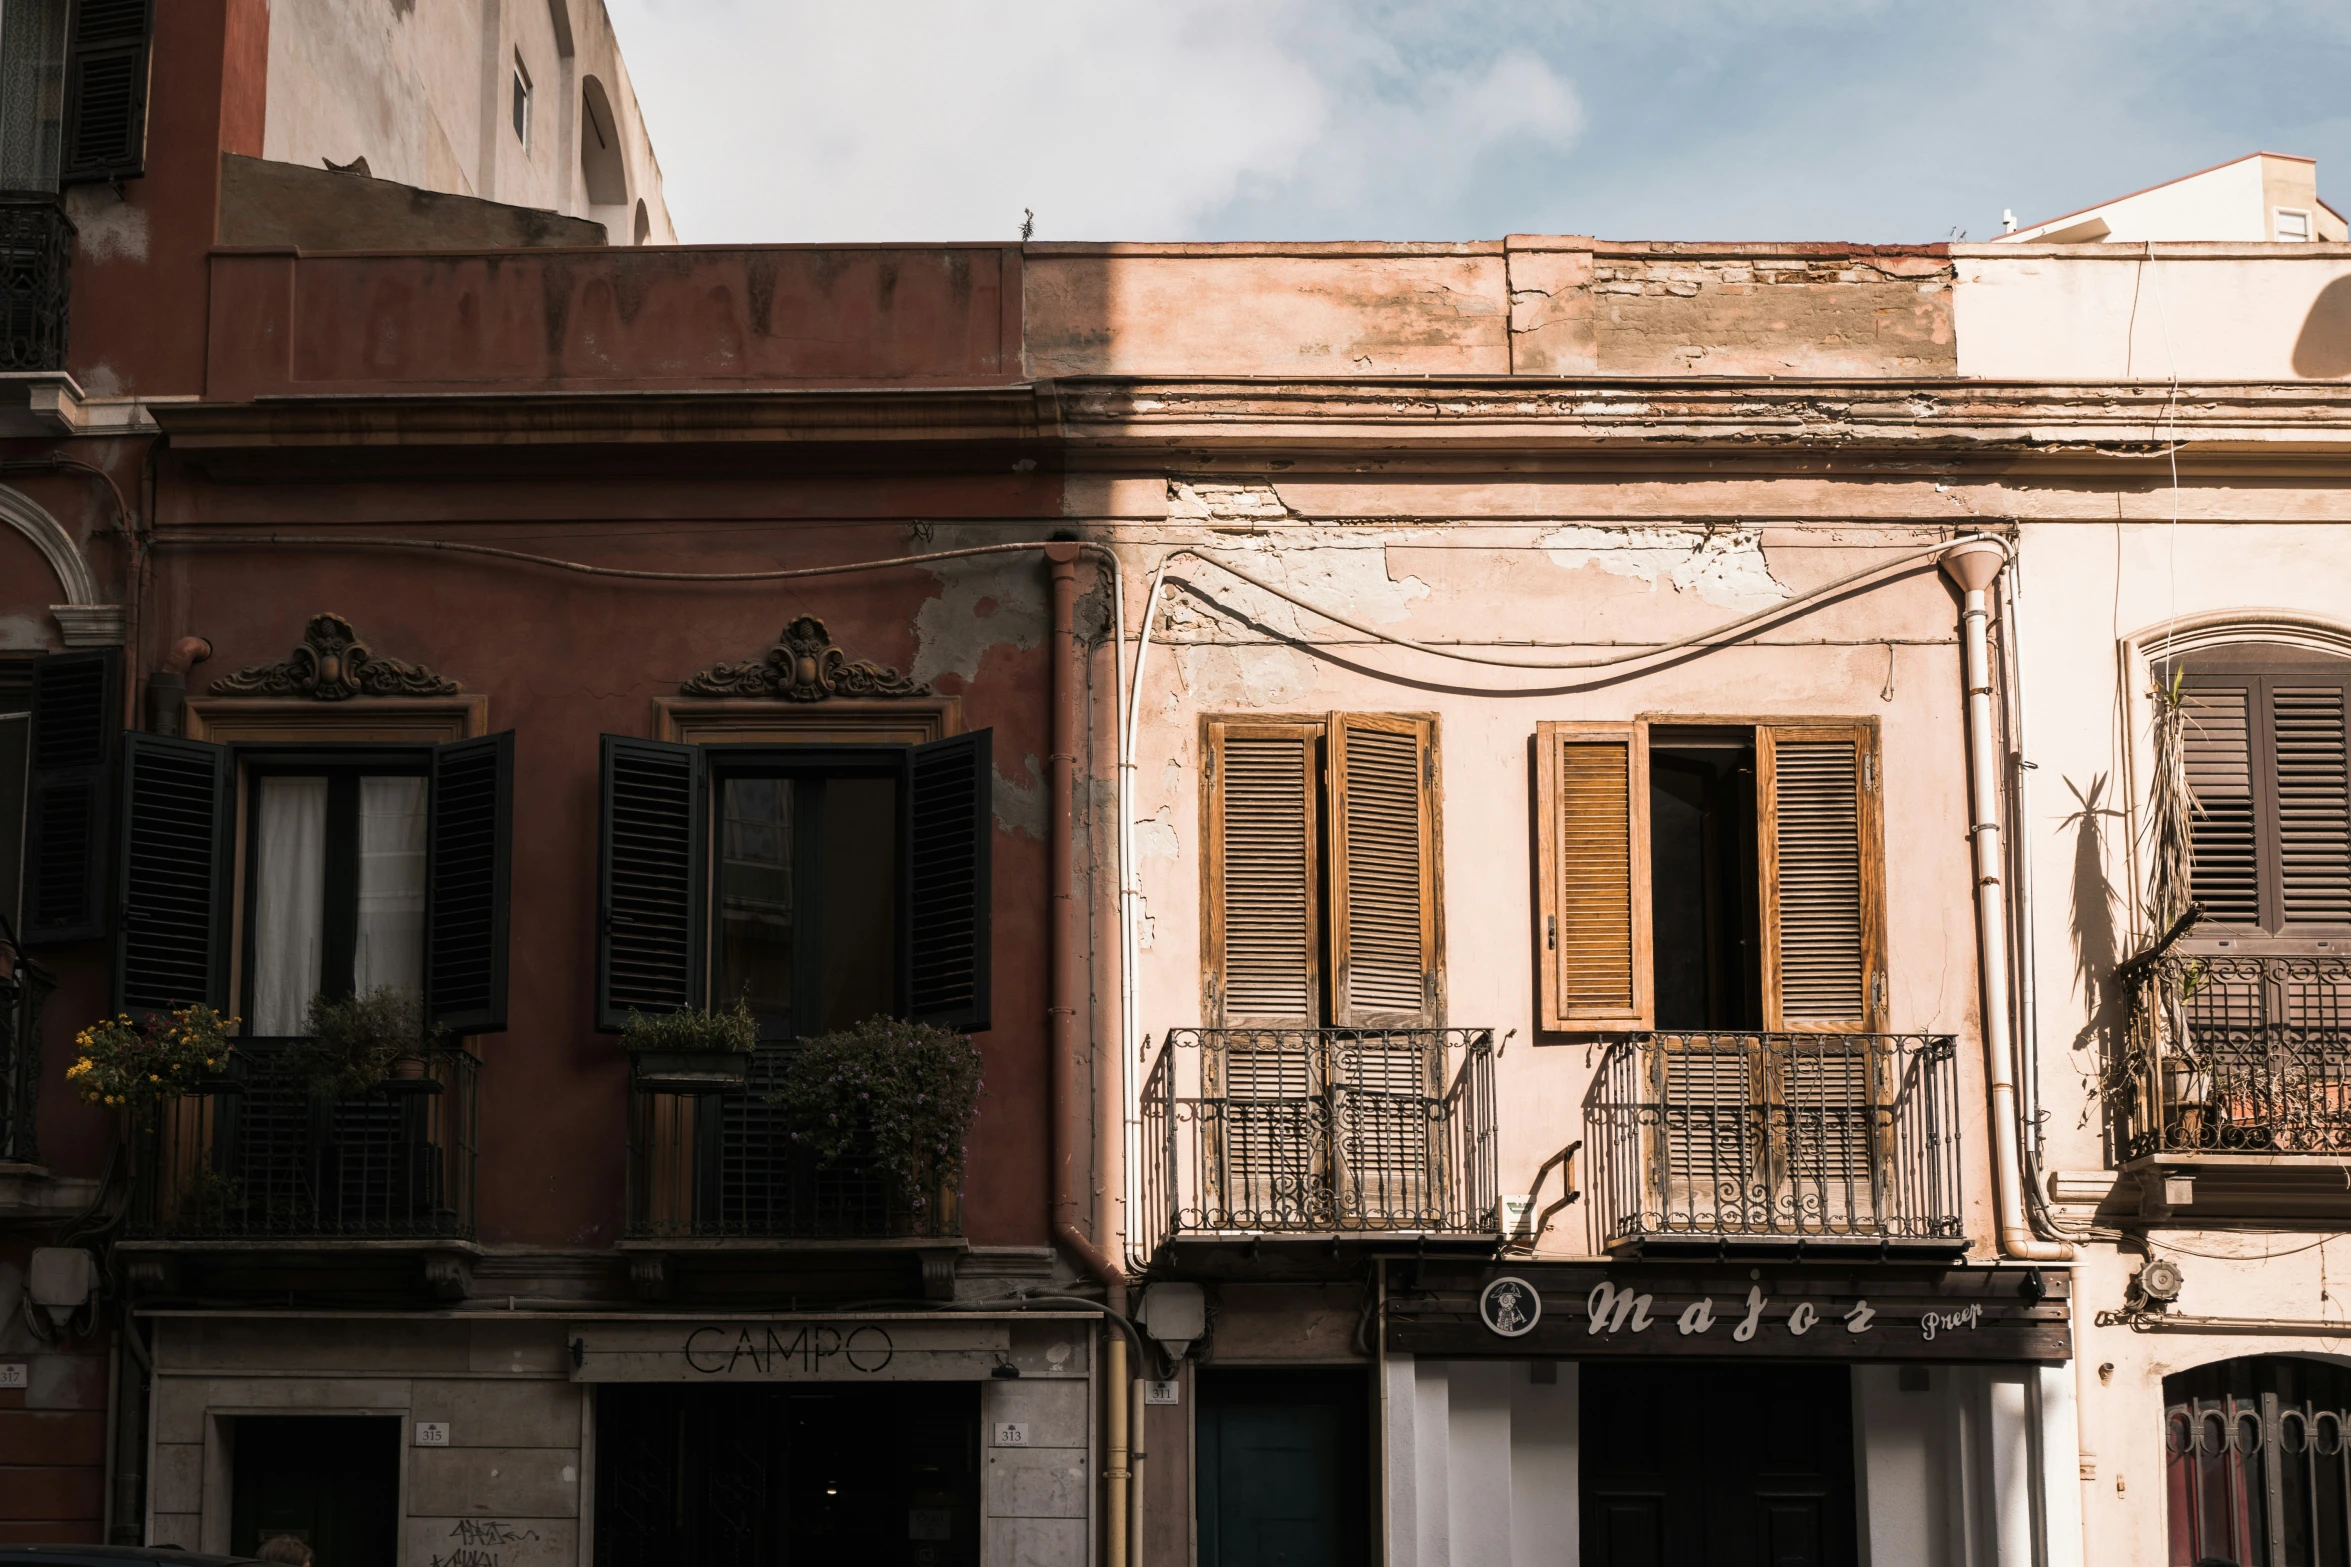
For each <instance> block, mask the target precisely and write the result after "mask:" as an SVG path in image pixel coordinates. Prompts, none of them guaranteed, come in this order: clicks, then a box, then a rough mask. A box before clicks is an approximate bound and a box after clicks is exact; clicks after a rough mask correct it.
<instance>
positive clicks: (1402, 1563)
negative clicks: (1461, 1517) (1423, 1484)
mask: <svg viewBox="0 0 2351 1567" xmlns="http://www.w3.org/2000/svg"><path fill="white" fill-rule="evenodd" d="M1417 1368H1418V1362H1416V1361H1415V1360H1414V1359H1413V1358H1412V1357H1411V1356H1410V1355H1399V1356H1396V1357H1395V1358H1394V1359H1392V1360H1388V1361H1385V1362H1383V1363H1382V1365H1381V1367H1380V1374H1381V1375H1382V1376H1384V1377H1386V1378H1387V1383H1386V1391H1387V1405H1388V1411H1387V1413H1388V1423H1387V1439H1388V1451H1387V1458H1386V1475H1387V1487H1388V1494H1387V1519H1386V1523H1387V1530H1388V1538H1387V1547H1388V1550H1387V1558H1386V1559H1387V1567H1421V1564H1420V1444H1421V1432H1420V1385H1419V1383H1420V1379H1419V1371H1418V1369H1417Z"/></svg>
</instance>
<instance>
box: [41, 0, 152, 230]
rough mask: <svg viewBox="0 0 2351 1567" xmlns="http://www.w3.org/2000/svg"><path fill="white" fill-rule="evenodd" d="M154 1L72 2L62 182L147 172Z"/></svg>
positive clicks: (66, 75) (60, 177) (67, 47)
mask: <svg viewBox="0 0 2351 1567" xmlns="http://www.w3.org/2000/svg"><path fill="white" fill-rule="evenodd" d="M154 36H155V9H154V0H74V7H73V19H72V21H71V22H69V23H68V24H67V27H66V38H67V40H68V41H67V44H66V51H65V130H64V143H65V145H64V150H63V154H62V158H61V162H60V165H59V169H58V179H59V181H60V183H63V184H67V185H72V184H76V183H81V182H87V181H93V180H127V179H136V178H137V177H138V176H140V175H142V174H144V173H146V172H147V71H148V56H149V55H150V53H151V52H152V48H151V46H152V43H153V40H154Z"/></svg>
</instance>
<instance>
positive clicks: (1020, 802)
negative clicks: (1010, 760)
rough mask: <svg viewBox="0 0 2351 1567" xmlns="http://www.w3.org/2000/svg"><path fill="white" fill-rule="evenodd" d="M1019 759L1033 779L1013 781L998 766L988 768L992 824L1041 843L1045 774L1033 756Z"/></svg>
mask: <svg viewBox="0 0 2351 1567" xmlns="http://www.w3.org/2000/svg"><path fill="white" fill-rule="evenodd" d="M1021 762H1022V765H1023V766H1025V767H1026V768H1027V769H1028V774H1029V777H1030V778H1031V779H1033V780H1034V782H1031V783H1026V784H1017V783H1014V782H1013V781H1012V780H1011V779H1009V778H1007V777H1005V776H1004V774H1003V773H1002V772H1001V771H999V770H998V769H996V768H993V767H991V768H989V769H988V771H989V772H990V774H992V775H993V777H994V786H993V788H992V789H991V790H990V800H989V805H990V809H991V810H992V811H993V812H994V814H995V817H996V825H997V826H998V827H999V828H1001V829H1002V830H1004V831H1005V832H1018V833H1026V834H1028V835H1029V836H1030V837H1031V838H1034V839H1036V840H1037V841H1038V842H1039V843H1042V842H1044V841H1045V775H1044V774H1043V773H1042V772H1041V771H1039V770H1038V767H1037V759H1036V758H1035V757H1034V756H1025V757H1023V758H1021Z"/></svg>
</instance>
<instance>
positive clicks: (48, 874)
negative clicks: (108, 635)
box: [24, 648, 122, 947]
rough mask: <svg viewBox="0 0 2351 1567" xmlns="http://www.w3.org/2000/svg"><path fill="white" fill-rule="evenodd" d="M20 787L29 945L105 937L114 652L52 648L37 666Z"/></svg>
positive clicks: (118, 698)
mask: <svg viewBox="0 0 2351 1567" xmlns="http://www.w3.org/2000/svg"><path fill="white" fill-rule="evenodd" d="M32 709H33V718H32V733H31V735H30V737H29V739H30V742H31V768H30V771H29V775H28V777H27V779H26V782H27V785H28V787H27V789H26V791H25V869H24V942H25V945H26V946H28V947H30V946H41V945H54V944H57V943H60V942H67V941H88V940H90V939H92V938H94V937H97V936H102V935H104V934H105V933H106V921H107V915H108V914H109V912H110V909H109V907H108V905H109V904H110V903H111V901H112V898H113V892H114V888H113V885H112V882H111V879H110V878H109V877H108V875H107V859H108V850H109V848H110V847H111V844H112V841H113V840H112V835H111V833H110V832H109V831H108V824H109V822H110V821H111V819H112V810H111V806H112V799H113V792H114V791H113V781H112V779H110V778H109V777H108V776H107V775H108V772H109V770H110V769H111V768H112V766H113V762H114V755H115V747H116V745H117V744H118V742H119V740H120V738H121V734H122V654H121V651H120V650H119V649H117V648H99V649H95V650H93V651H90V652H82V653H52V654H50V655H49V656H48V657H46V658H43V659H41V660H40V661H39V662H38V663H36V664H34V665H33V702H32Z"/></svg>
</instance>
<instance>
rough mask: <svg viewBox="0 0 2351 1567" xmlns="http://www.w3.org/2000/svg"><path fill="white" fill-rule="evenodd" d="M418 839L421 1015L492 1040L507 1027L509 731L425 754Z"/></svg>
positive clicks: (511, 812)
mask: <svg viewBox="0 0 2351 1567" xmlns="http://www.w3.org/2000/svg"><path fill="white" fill-rule="evenodd" d="M425 841H426V843H427V845H428V848H427V850H426V870H425V887H426V892H425V929H424V943H425V945H424V952H425V959H424V971H425V1014H426V1016H427V1017H428V1018H429V1019H430V1020H431V1021H432V1022H434V1023H436V1024H438V1025H440V1026H441V1027H443V1028H445V1029H448V1030H449V1031H450V1032H452V1033H457V1034H494V1033H497V1032H499V1031H500V1030H501V1029H503V1028H505V1027H506V941H507V934H506V933H507V921H506V907H507V898H506V893H507V883H508V879H509V875H510V867H511V865H512V863H513V859H514V731H513V730H511V729H509V730H507V731H506V732H505V733H503V734H494V735H485V736H483V737H482V738H480V739H478V740H458V741H454V742H452V743H451V744H448V745H441V746H435V747H434V748H433V788H432V805H431V819H430V825H429V827H428V829H427V832H426V839H425Z"/></svg>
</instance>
